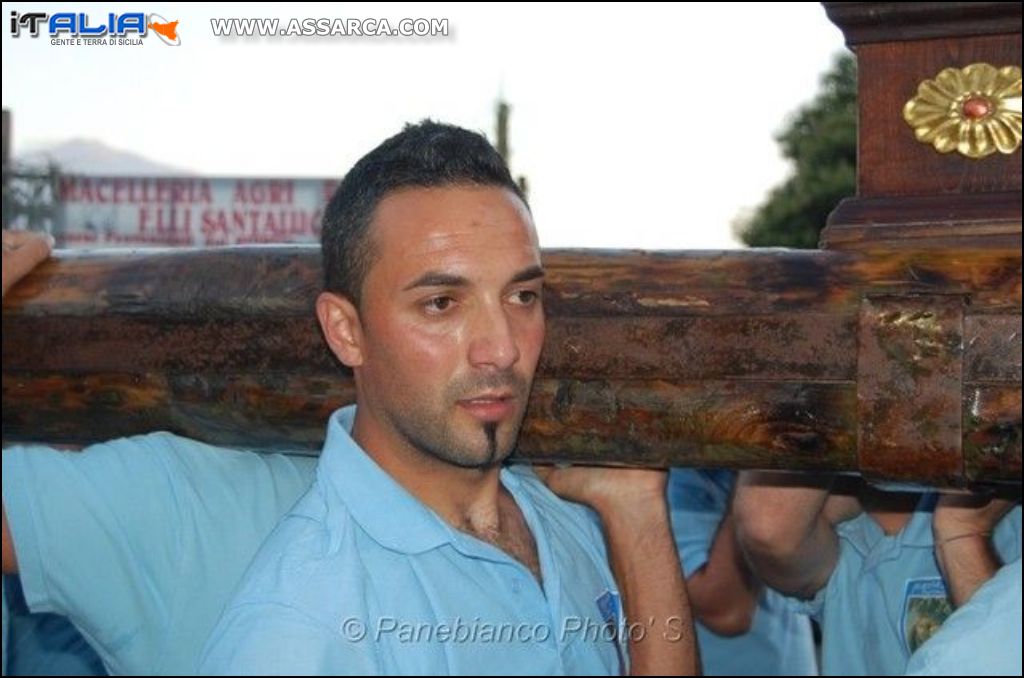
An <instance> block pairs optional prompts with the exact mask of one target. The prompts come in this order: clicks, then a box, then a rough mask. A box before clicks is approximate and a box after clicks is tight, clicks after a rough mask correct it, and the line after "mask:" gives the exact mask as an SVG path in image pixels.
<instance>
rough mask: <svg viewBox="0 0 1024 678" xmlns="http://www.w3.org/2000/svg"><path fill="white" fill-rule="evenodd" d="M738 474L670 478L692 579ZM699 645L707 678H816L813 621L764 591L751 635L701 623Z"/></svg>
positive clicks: (682, 555) (676, 529) (683, 473)
mask: <svg viewBox="0 0 1024 678" xmlns="http://www.w3.org/2000/svg"><path fill="white" fill-rule="evenodd" d="M735 482H736V473H735V472H734V471H726V470H697V469H683V468H675V469H672V471H671V472H670V473H669V480H668V501H669V507H670V509H671V516H672V532H673V534H674V536H675V540H676V548H677V549H678V551H679V559H680V560H681V561H682V564H683V571H684V573H685V574H686V576H687V577H689V576H690V575H692V574H693V573H694V572H696V571H697V570H699V569H700V568H702V567H704V565H706V564H707V562H708V558H709V556H710V551H711V545H712V544H713V543H714V540H715V536H716V535H717V534H718V526H719V524H720V523H721V522H722V517H723V516H724V515H725V512H726V511H727V510H728V508H729V500H730V498H731V496H732V488H733V485H734V484H735ZM696 627H697V642H698V643H699V644H700V658H701V662H702V664H703V666H704V674H705V675H708V676H813V675H817V673H818V667H817V664H816V661H815V658H814V637H813V636H812V634H811V621H810V619H809V618H808V617H807V616H806V615H803V614H797V613H796V612H793V611H792V610H790V609H789V608H788V606H787V604H786V602H785V599H783V598H782V596H781V595H779V594H778V593H776V592H775V591H773V590H771V589H765V590H764V591H763V592H762V594H761V597H760V598H759V600H758V602H757V609H755V610H754V617H753V619H752V621H751V625H750V630H749V631H748V632H747V633H744V634H741V635H738V636H732V637H727V636H721V635H718V634H717V633H715V632H714V631H711V630H710V629H708V628H707V627H706V626H704V625H703V624H701V623H700V622H697V624H696Z"/></svg>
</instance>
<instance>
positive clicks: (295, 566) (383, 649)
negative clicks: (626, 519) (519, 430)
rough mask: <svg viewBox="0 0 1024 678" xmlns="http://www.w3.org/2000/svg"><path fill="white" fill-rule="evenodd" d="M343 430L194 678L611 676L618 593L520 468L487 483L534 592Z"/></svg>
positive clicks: (570, 515)
mask: <svg viewBox="0 0 1024 678" xmlns="http://www.w3.org/2000/svg"><path fill="white" fill-rule="evenodd" d="M354 415H355V408H354V407H349V408H345V409H342V410H339V411H338V412H336V413H335V414H334V415H333V416H332V417H331V419H330V422H329V424H328V431H327V440H326V443H325V445H324V451H323V454H322V455H321V457H320V465H319V468H318V469H317V478H316V482H315V484H314V485H313V487H312V488H311V489H310V490H309V492H307V493H306V495H305V496H304V497H303V498H302V499H301V500H300V501H299V503H298V504H296V506H295V508H294V509H293V510H292V511H290V512H289V514H288V516H287V517H285V519H284V520H283V521H282V522H281V524H280V525H279V526H278V527H277V529H276V530H275V531H274V533H273V534H272V535H271V536H270V537H269V538H268V539H267V541H266V543H265V544H264V545H263V548H262V549H261V550H260V552H259V554H258V555H257V556H256V558H255V560H254V561H253V564H252V566H251V568H250V570H249V571H248V573H246V575H245V577H244V579H243V583H242V586H241V587H240V589H239V591H238V593H237V595H236V596H235V598H234V602H233V603H232V604H231V605H230V607H229V608H228V609H227V610H226V611H225V613H224V616H223V617H222V618H221V620H220V623H219V624H218V625H217V628H216V630H215V631H214V632H213V635H212V636H211V637H210V642H209V644H208V645H207V649H206V652H205V659H204V661H203V664H202V666H201V673H209V674H300V675H301V674H308V675H332V674H345V675H353V674H359V675H362V674H365V675H373V674H389V675H394V674H405V675H412V674H429V675H446V674H455V675H467V674H471V675H477V674H501V675H504V674H551V675H565V674H618V673H619V672H620V659H619V657H620V652H622V649H621V647H622V646H621V645H619V644H618V643H616V642H615V641H614V640H613V635H612V633H611V631H612V630H614V625H615V623H616V616H615V612H614V609H613V607H614V606H609V605H607V603H608V601H609V600H610V599H611V598H612V596H613V594H614V592H615V591H616V589H615V584H614V581H613V580H612V575H611V572H610V570H609V566H608V564H607V559H606V553H605V548H604V543H603V540H602V537H601V534H600V531H599V529H598V527H597V526H596V525H595V523H594V521H593V518H592V516H591V515H590V514H588V513H587V512H586V511H585V510H584V509H583V508H582V507H580V506H578V505H575V504H570V503H567V502H565V501H562V500H561V499H558V498H557V497H555V496H554V495H553V494H551V492H550V491H548V489H547V488H546V487H545V486H544V484H543V483H541V482H540V481H539V480H538V479H537V477H536V476H535V475H534V474H533V472H532V471H530V470H528V469H503V470H502V471H501V482H502V484H503V485H504V486H505V488H506V489H507V490H508V491H509V492H510V493H511V494H512V496H513V497H514V498H515V501H516V503H517V504H518V505H519V507H520V509H521V510H522V512H523V515H524V517H525V519H526V522H527V524H528V525H529V528H530V530H531V531H532V533H533V537H534V540H535V541H536V544H537V551H538V555H539V558H540V565H541V570H542V576H543V588H542V587H541V585H540V584H539V583H538V582H537V580H536V579H535V578H534V576H533V575H532V574H531V573H530V571H529V570H528V569H527V568H526V567H524V566H523V565H522V564H521V563H519V562H518V561H516V560H514V559H512V558H511V557H510V556H509V555H508V554H506V553H504V552H503V551H501V550H499V549H497V548H495V547H494V546H492V545H490V544H488V543H485V542H483V541H481V540H479V539H476V538H475V537H472V536H470V535H469V534H465V533H463V532H460V531H458V530H455V529H454V528H452V527H451V526H449V525H448V524H447V523H446V522H445V521H444V520H442V519H441V518H440V517H439V516H438V515H437V514H435V513H434V512H433V511H432V510H430V509H429V508H427V507H426V506H425V505H424V504H422V503H421V502H419V501H418V500H417V499H415V498H414V497H413V496H412V495H411V494H409V493H408V492H407V491H406V490H405V489H404V488H403V487H402V486H401V485H399V484H398V483H397V482H396V481H395V480H393V479H392V478H391V476H389V475H388V474H387V473H385V472H384V471H383V470H382V469H381V468H380V467H379V466H377V464H376V463H375V462H374V461H373V460H372V459H371V458H370V457H369V456H367V455H366V453H365V452H363V451H362V450H361V449H360V448H359V447H358V445H357V444H356V443H355V442H354V441H353V440H352V438H351V436H350V435H349V431H350V430H351V427H352V422H353V418H354ZM602 610H604V612H602ZM606 621H607V622H609V624H607V625H606V623H605V622H606ZM627 668H628V667H627Z"/></svg>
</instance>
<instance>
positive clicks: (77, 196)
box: [54, 175, 338, 247]
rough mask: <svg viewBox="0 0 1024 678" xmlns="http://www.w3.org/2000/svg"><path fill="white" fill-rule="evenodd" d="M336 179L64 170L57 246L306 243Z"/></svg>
mask: <svg viewBox="0 0 1024 678" xmlns="http://www.w3.org/2000/svg"><path fill="white" fill-rule="evenodd" d="M337 185H338V182H337V180H334V179H222V178H204V177H95V176H78V175H62V176H61V177H60V180H59V185H58V195H57V204H58V205H59V206H60V215H59V218H58V222H59V224H60V226H59V227H58V228H56V229H54V230H55V233H54V235H55V236H56V237H57V239H58V242H59V244H60V245H61V246H63V247H100V246H184V247H214V246H219V245H241V244H252V243H312V242H319V239H320V218H321V216H322V214H323V209H324V207H325V206H326V205H327V202H328V201H329V200H330V198H331V195H332V194H333V193H334V189H335V188H336V187H337Z"/></svg>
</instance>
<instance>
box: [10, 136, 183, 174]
mask: <svg viewBox="0 0 1024 678" xmlns="http://www.w3.org/2000/svg"><path fill="white" fill-rule="evenodd" d="M14 160H15V163H16V164H18V165H20V166H22V167H27V168H29V167H30V168H40V169H41V168H44V167H46V166H47V165H49V164H51V163H54V164H56V165H57V166H58V167H59V168H60V169H61V170H62V171H64V172H68V173H72V174H94V175H104V176H125V175H127V176H151V175H158V176H167V175H192V174H196V172H193V171H191V170H187V169H182V168H180V167H174V166H171V165H165V164H164V163H161V162H156V161H155V160H150V159H149V158H145V157H143V156H141V155H139V154H138V153H132V152H131V151H123V150H121V149H118V148H112V147H110V146H107V145H106V144H104V143H102V142H100V141H95V140H93V139H71V140H68V141H61V142H58V143H55V144H47V145H41V146H37V147H35V148H32V149H30V150H28V151H26V152H25V153H15V156H14Z"/></svg>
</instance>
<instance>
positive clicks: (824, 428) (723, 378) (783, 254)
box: [3, 247, 1021, 484]
mask: <svg viewBox="0 0 1024 678" xmlns="http://www.w3.org/2000/svg"><path fill="white" fill-rule="evenodd" d="M544 260H545V267H546V270H547V290H546V292H545V305H546V309H547V313H548V318H549V321H548V336H547V342H546V345H545V349H544V354H543V356H542V360H541V365H540V368H539V372H538V377H537V383H536V385H535V388H534V393H533V396H532V399H531V402H530V407H529V412H528V416H527V421H526V424H525V426H524V430H523V436H522V440H521V446H520V454H522V455H524V456H527V457H530V458H535V459H548V460H570V461H582V460H587V461H597V462H604V463H641V464H647V465H667V464H679V465H701V466H728V467H734V468H752V467H762V468H788V469H794V470H806V469H821V470H837V471H854V472H855V471H859V470H861V469H864V470H866V471H867V472H869V473H870V474H871V475H872V476H873V477H889V478H900V479H914V480H921V481H925V482H930V483H935V484H963V483H966V482H971V481H984V482H1015V483H1019V482H1020V459H1021V441H1020V431H1021V406H1020V384H1021V316H1020V310H1021V252H1020V250H1019V249H1016V250H1013V249H1006V250H1000V249H993V248H987V249H979V250H962V251H956V252H946V251H940V250H931V251H907V250H899V251H886V252H839V251H809V252H795V251H785V250H762V251H755V252H752V251H747V252H656V253H652V252H647V253H642V252H631V251H620V252H606V251H573V250H563V251H548V252H546V253H545V257H544ZM319 288H320V264H319V254H318V252H317V249H316V248H315V247H249V248H233V249H222V250H204V251H189V250H176V251H169V250H166V251H157V252H154V251H150V252H137V253H123V252H121V253H116V254H114V253H111V254H102V253H92V254H71V253H65V252H62V253H59V254H58V256H57V257H56V259H55V260H54V261H51V262H50V263H48V264H46V265H44V266H43V267H41V268H40V269H39V270H38V271H36V272H35V273H34V274H33V275H32V276H31V277H30V278H28V279H27V280H26V281H24V282H23V284H21V285H20V286H18V287H17V288H15V290H13V291H12V293H11V295H10V297H9V299H7V300H5V303H4V309H3V422H4V437H5V439H7V440H25V439H37V440H47V441H51V442H78V443H82V442H88V441H94V440H100V439H106V438H110V437H113V436H120V435H128V434H133V433H140V432H145V431H151V430H155V429H164V430H171V431H174V432H177V433H181V434H184V435H189V436H194V437H197V438H200V439H204V440H208V441H212V442H217V443H224V444H230V445H240V446H259V447H279V448H280V447H285V448H304V449H315V448H316V447H317V446H318V445H319V442H320V440H321V439H322V435H323V425H324V422H325V420H326V417H327V415H328V413H329V412H330V411H331V410H333V409H334V408H335V407H337V406H339V405H342V404H345V403H348V402H351V400H352V388H351V382H350V380H349V379H348V378H347V377H346V376H345V374H344V373H343V371H342V369H341V367H340V366H339V365H338V364H337V363H336V361H335V360H334V359H333V357H332V356H331V355H330V354H329V352H328V351H327V349H326V347H325V346H324V344H323V342H322V339H321V337H320V334H319V329H318V327H317V325H316V322H315V320H314V318H313V314H312V304H313V300H314V299H315V296H316V293H317V292H318V290H319ZM880 297H884V298H885V300H886V301H885V303H886V304H890V305H893V304H894V305H895V307H898V306H899V305H900V299H901V298H905V299H907V300H908V304H907V306H908V308H911V307H912V308H914V309H915V310H916V311H917V312H923V313H925V314H927V313H928V312H929V308H930V305H931V301H929V300H936V303H935V304H934V305H935V306H936V312H937V313H940V312H941V308H943V307H944V306H945V304H944V303H940V302H941V300H943V299H948V298H956V299H957V300H958V301H957V302H956V303H957V304H962V318H961V319H960V320H958V321H956V322H960V323H961V324H962V327H961V326H958V327H959V328H960V329H959V332H960V335H959V336H961V337H962V344H961V345H959V346H951V347H948V349H949V355H950V356H952V359H953V360H955V363H956V366H957V367H956V369H955V371H956V374H955V375H954V376H953V377H950V376H949V375H946V377H944V378H943V379H940V380H939V382H941V383H942V385H943V386H942V389H941V390H942V391H943V395H942V397H943V398H945V399H947V400H948V399H949V397H950V394H951V393H953V392H954V391H956V397H957V398H958V399H959V401H960V402H961V403H962V406H961V409H960V412H959V415H957V416H956V417H954V418H958V419H959V420H960V421H961V422H962V423H961V425H960V428H958V429H957V430H955V431H953V430H951V429H949V426H950V415H949V413H948V412H947V413H946V414H945V415H944V416H945V418H944V421H945V424H946V429H945V433H944V434H943V435H944V436H945V438H946V439H947V440H955V442H956V443H957V445H955V446H954V447H956V450H955V451H952V452H951V448H950V447H949V445H947V446H946V447H945V448H943V449H942V450H938V449H937V448H936V449H935V450H929V449H924V450H922V449H915V450H909V451H908V450H906V449H905V448H902V447H900V445H899V444H898V441H896V442H893V441H890V442H892V443H893V444H891V445H889V447H890V448H891V449H888V448H887V449H886V451H885V454H889V455H890V458H888V460H887V461H886V462H885V463H879V462H878V454H879V453H877V451H872V450H865V449H863V447H864V445H863V442H862V444H861V449H859V448H858V435H859V434H858V431H860V435H863V431H864V429H865V426H872V425H875V423H880V422H881V420H882V419H883V418H884V417H883V414H884V410H879V411H878V413H877V414H871V413H870V412H871V407H870V403H867V402H866V401H864V398H865V397H866V396H865V391H864V386H863V384H864V378H863V375H865V374H867V373H873V374H874V375H875V377H876V378H881V381H879V382H878V383H884V381H885V379H884V378H882V377H884V371H885V370H897V369H903V370H907V369H909V370H910V371H909V372H908V374H909V375H910V377H905V378H904V383H903V387H904V388H911V389H912V388H913V383H911V382H913V381H914V379H915V378H916V377H915V376H914V375H918V372H920V370H925V371H931V370H935V369H937V364H938V362H937V361H934V360H933V361H932V363H934V364H932V363H928V360H927V355H924V354H926V353H927V352H928V351H930V350H931V348H929V346H928V345H927V342H924V344H922V342H920V341H916V340H914V339H913V337H911V338H910V339H909V340H905V339H904V340H897V341H896V343H895V344H893V345H905V348H906V350H905V351H904V354H903V355H897V356H888V357H887V358H886V360H890V361H891V362H892V364H891V365H888V366H886V365H883V364H881V363H879V362H878V360H877V359H874V360H875V364H874V367H872V366H871V365H866V364H864V363H863V362H862V361H863V360H864V359H865V357H864V355H863V352H862V351H861V350H860V347H859V344H858V334H859V333H860V334H863V332H864V331H865V323H864V317H863V316H864V308H865V304H870V303H871V300H872V299H874V298H880ZM958 307H959V306H958ZM894 326H896V327H898V326H899V325H898V324H897V325H894ZM862 341H863V338H862ZM900 341H902V342H903V343H902V344H901V343H900ZM915 342H916V343H915ZM915 347H917V349H920V351H918V353H920V355H918V354H915V350H917V349H915ZM943 369H946V368H943ZM915 370H917V372H915ZM859 375H860V377H861V379H860V381H861V386H860V387H858V376H859ZM920 376H921V379H920V380H919V383H922V384H924V383H927V382H928V379H927V378H926V377H927V375H920ZM907 379H910V380H911V381H910V382H907ZM951 379H952V381H951ZM876 380H877V379H876ZM939 382H937V383H939ZM915 383H917V382H915ZM859 388H860V390H859ZM922 388H926V389H931V390H932V391H934V386H932V387H927V386H926V387H922ZM918 395H919V396H923V395H928V394H918ZM931 395H935V394H934V393H932V394H931ZM859 398H860V402H859V400H858V399H859ZM909 411H910V408H908V412H909ZM885 416H887V417H888V419H889V420H890V424H891V423H892V420H893V415H891V413H890V414H889V415H885ZM916 416H917V418H916V419H915V418H914V417H913V416H909V415H908V417H909V419H908V420H906V421H901V422H900V425H899V426H896V427H891V428H892V429H893V430H894V431H895V430H897V429H899V431H902V433H900V435H902V436H904V437H906V438H907V439H911V440H912V439H913V435H911V434H915V432H916V433H919V434H921V435H922V436H924V438H922V439H929V438H928V437H929V436H930V435H932V433H930V431H932V428H933V426H934V421H932V420H931V419H930V418H929V416H928V415H927V413H925V412H919V413H918V415H916ZM873 417H874V418H877V419H879V422H874V420H873V419H872V418H873ZM961 441H962V446H960V445H959V444H960V443H961ZM925 447H926V448H927V446H925ZM951 454H952V457H951V456H950V455H951ZM872 455H874V456H872ZM892 455H896V456H895V457H893V456H892Z"/></svg>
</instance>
